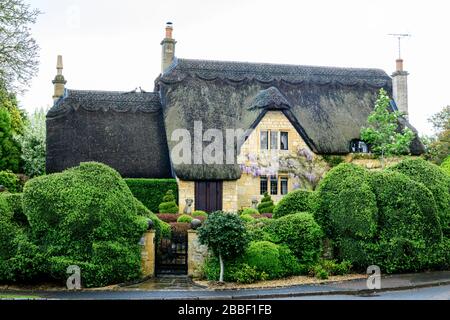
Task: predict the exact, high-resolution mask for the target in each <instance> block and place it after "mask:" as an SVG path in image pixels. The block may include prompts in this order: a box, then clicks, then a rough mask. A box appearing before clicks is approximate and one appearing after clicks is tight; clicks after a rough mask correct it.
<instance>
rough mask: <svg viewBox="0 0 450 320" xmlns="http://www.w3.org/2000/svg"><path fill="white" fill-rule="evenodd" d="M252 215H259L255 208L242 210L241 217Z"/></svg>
mask: <svg viewBox="0 0 450 320" xmlns="http://www.w3.org/2000/svg"><path fill="white" fill-rule="evenodd" d="M244 214H247V215H254V214H259V211H258V210H257V209H255V208H245V209H244V210H242V213H241V215H244Z"/></svg>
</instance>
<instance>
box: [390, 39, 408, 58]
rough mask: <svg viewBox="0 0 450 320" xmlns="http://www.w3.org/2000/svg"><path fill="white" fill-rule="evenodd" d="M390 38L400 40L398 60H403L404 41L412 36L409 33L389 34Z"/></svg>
mask: <svg viewBox="0 0 450 320" xmlns="http://www.w3.org/2000/svg"><path fill="white" fill-rule="evenodd" d="M388 36H392V37H396V38H397V39H398V59H401V57H402V55H401V53H402V52H401V47H402V39H404V38H408V37H411V35H410V34H408V33H389V34H388Z"/></svg>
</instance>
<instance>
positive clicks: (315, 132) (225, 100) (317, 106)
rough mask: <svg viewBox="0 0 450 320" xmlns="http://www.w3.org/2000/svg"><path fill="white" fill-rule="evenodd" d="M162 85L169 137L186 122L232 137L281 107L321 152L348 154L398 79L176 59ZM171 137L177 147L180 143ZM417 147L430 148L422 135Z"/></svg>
mask: <svg viewBox="0 0 450 320" xmlns="http://www.w3.org/2000/svg"><path fill="white" fill-rule="evenodd" d="M156 87H157V89H158V90H160V92H161V97H162V104H163V109H164V118H165V124H166V134H167V136H168V137H171V134H172V132H173V131H174V130H175V129H179V128H185V129H187V130H189V131H190V132H191V134H192V136H193V128H194V122H195V121H202V122H203V130H207V129H220V130H222V131H223V132H224V136H225V131H224V130H225V129H238V128H239V129H244V130H245V129H249V128H254V127H255V126H256V124H257V123H258V122H259V120H260V119H262V117H263V116H264V114H265V113H266V112H267V111H268V110H273V109H277V110H282V111H283V113H284V114H285V115H286V116H287V117H288V119H289V120H290V121H291V122H292V123H293V125H294V127H295V128H296V129H297V131H298V132H299V133H300V135H301V136H302V137H303V139H304V140H305V141H306V143H307V144H308V145H309V146H310V148H311V149H312V150H313V151H315V152H317V153H319V154H346V153H348V152H349V144H350V141H352V140H354V139H359V138H360V130H361V128H362V127H363V126H364V125H366V123H367V122H366V121H367V117H368V115H369V114H370V112H371V111H372V110H373V106H374V105H375V101H376V97H377V92H378V90H379V89H380V88H384V89H385V90H386V91H387V92H388V93H389V94H391V92H392V80H391V78H390V77H389V76H388V75H387V74H386V73H385V72H384V71H382V70H378V69H356V68H334V67H312V66H294V65H276V64H257V63H244V62H223V61H206V60H187V59H176V60H175V62H174V63H173V64H172V66H171V68H170V69H169V70H168V71H167V72H166V73H164V74H163V75H162V76H161V77H159V78H158V79H157V86H156ZM408 126H410V125H409V124H408ZM168 143H169V149H172V148H173V147H174V146H175V145H176V142H172V141H170V140H169V142H168ZM204 144H205V145H207V144H208V143H204ZM412 151H413V153H421V152H423V145H422V144H421V143H420V142H419V141H418V139H416V141H415V142H414V143H413V144H412ZM224 152H225V151H224ZM174 170H175V172H176V174H177V176H178V177H180V178H181V179H186V180H198V179H211V180H215V179H217V180H222V179H225V180H226V179H237V178H239V177H240V170H239V168H238V166H237V165H224V166H219V167H217V168H216V167H214V166H206V165H195V164H192V165H174Z"/></svg>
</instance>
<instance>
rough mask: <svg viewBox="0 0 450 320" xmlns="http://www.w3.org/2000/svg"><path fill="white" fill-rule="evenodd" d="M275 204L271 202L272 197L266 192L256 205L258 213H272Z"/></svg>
mask: <svg viewBox="0 0 450 320" xmlns="http://www.w3.org/2000/svg"><path fill="white" fill-rule="evenodd" d="M274 207H275V205H274V204H273V200H272V197H271V196H270V195H269V194H268V193H267V192H266V193H264V196H263V198H262V200H261V203H260V204H259V205H258V212H259V213H272V212H273V208H274Z"/></svg>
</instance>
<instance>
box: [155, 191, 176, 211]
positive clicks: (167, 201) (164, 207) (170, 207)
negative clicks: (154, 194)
mask: <svg viewBox="0 0 450 320" xmlns="http://www.w3.org/2000/svg"><path fill="white" fill-rule="evenodd" d="M162 200H163V202H162V203H161V204H160V205H159V213H178V205H177V203H176V202H175V196H174V195H173V191H172V190H169V191H167V193H166V195H165V196H164V197H163V199H162Z"/></svg>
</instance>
